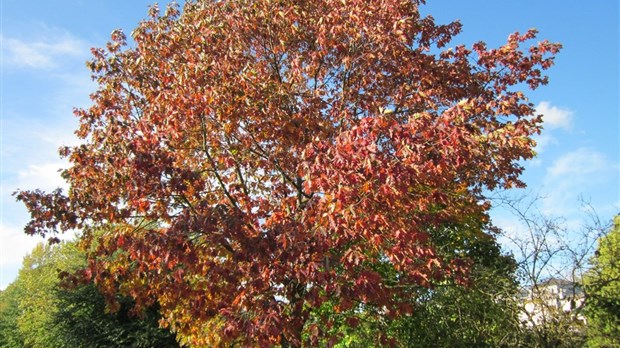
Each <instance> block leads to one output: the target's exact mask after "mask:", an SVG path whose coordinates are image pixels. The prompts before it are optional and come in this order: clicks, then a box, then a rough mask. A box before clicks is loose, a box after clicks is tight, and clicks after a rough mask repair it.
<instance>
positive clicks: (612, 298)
mask: <svg viewBox="0 0 620 348" xmlns="http://www.w3.org/2000/svg"><path fill="white" fill-rule="evenodd" d="M584 285H585V290H586V292H587V295H588V299H587V305H586V307H585V313H586V317H587V318H588V346H590V347H615V346H618V345H620V215H617V216H616V217H615V218H614V224H613V226H612V228H611V229H610V230H609V232H608V233H607V234H606V235H605V236H602V237H601V238H600V239H599V241H598V249H597V252H596V254H595V255H594V257H593V258H592V269H591V270H590V271H589V272H588V273H586V276H585V279H584Z"/></svg>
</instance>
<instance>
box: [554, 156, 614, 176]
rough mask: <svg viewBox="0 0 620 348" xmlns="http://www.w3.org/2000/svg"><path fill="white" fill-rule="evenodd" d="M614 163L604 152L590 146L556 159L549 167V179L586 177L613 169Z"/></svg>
mask: <svg viewBox="0 0 620 348" xmlns="http://www.w3.org/2000/svg"><path fill="white" fill-rule="evenodd" d="M613 167H614V164H613V163H612V162H611V161H610V160H608V159H607V158H606V157H605V156H604V155H603V154H602V153H600V152H597V151H594V150H592V149H589V148H580V149H577V150H576V151H573V152H569V153H566V154H564V155H563V156H560V157H559V158H558V159H556V160H555V161H554V162H553V164H552V165H551V166H550V167H549V168H548V169H547V173H548V176H547V179H548V180H555V179H557V178H559V177H570V178H571V180H575V179H585V178H586V177H585V176H586V175H590V174H603V173H604V172H605V171H607V170H611V169H612V168H613Z"/></svg>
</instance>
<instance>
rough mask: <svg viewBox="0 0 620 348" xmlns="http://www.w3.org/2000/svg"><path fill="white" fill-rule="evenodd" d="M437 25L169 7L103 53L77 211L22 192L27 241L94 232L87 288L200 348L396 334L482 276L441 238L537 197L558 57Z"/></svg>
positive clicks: (540, 47) (399, 7)
mask: <svg viewBox="0 0 620 348" xmlns="http://www.w3.org/2000/svg"><path fill="white" fill-rule="evenodd" d="M422 5H423V1H421V0H410V1H401V0H388V1H378V0H377V1H375V0H371V1H364V2H360V1H347V0H344V1H342V0H338V1H335V0H323V1H290V0H285V1H279V2H273V1H267V0H253V1H249V0H235V1H209V0H204V1H186V2H185V4H184V6H183V8H182V9H180V8H178V7H177V6H176V5H173V6H171V7H168V8H167V9H166V10H165V11H164V12H163V13H161V12H160V11H159V10H158V9H157V7H153V8H152V10H151V12H150V16H149V17H148V18H147V19H146V20H144V21H143V22H141V23H140V24H139V26H138V27H137V28H136V29H135V30H134V31H133V32H132V40H131V42H130V43H129V44H128V43H127V40H126V37H125V35H124V34H123V33H122V32H121V31H115V32H113V34H112V38H111V41H110V43H109V44H108V45H107V46H106V47H105V48H97V49H93V50H92V53H93V59H92V60H91V61H90V62H89V63H88V66H89V68H90V69H91V71H92V74H93V79H94V80H95V81H96V82H97V84H98V86H99V88H98V89H97V90H96V91H95V92H94V93H93V94H92V95H91V99H92V106H91V107H89V108H87V109H78V110H76V111H75V115H76V116H77V117H78V118H79V121H80V125H79V128H78V129H77V131H76V134H77V135H78V136H79V137H80V138H81V139H83V143H82V144H81V145H78V146H75V147H67V148H63V149H61V155H62V156H65V157H67V158H68V159H69V161H70V163H71V167H70V168H69V169H67V170H66V171H64V173H63V176H64V178H65V179H66V180H67V182H68V183H69V185H70V188H69V191H68V193H63V192H61V191H60V190H56V191H54V192H51V193H44V192H41V191H38V190H34V191H19V192H17V193H16V196H17V198H18V199H19V200H21V201H23V202H24V203H25V204H26V206H27V207H28V209H29V211H30V213H31V215H32V220H31V222H30V223H29V224H28V225H27V227H26V231H27V233H30V234H41V235H47V236H49V237H50V238H52V240H55V238H57V237H56V234H57V233H59V232H63V231H67V230H73V229H78V230H80V231H82V232H81V233H82V240H83V242H84V243H85V245H87V248H88V249H89V250H91V252H90V254H89V259H90V261H89V265H88V267H87V268H86V269H84V271H83V272H82V274H83V275H84V276H85V277H92V279H94V281H95V282H96V283H97V284H98V286H99V287H100V289H101V290H102V291H103V292H104V293H105V294H107V297H108V299H109V301H110V303H111V304H110V305H111V306H112V307H114V298H115V297H114V294H116V293H119V292H120V293H121V294H124V295H128V296H131V297H132V298H133V299H134V301H135V303H136V305H137V307H142V306H149V305H152V304H155V303H157V304H158V305H159V306H161V311H162V313H163V316H164V318H165V323H166V324H167V325H171V326H172V328H173V329H174V330H176V331H177V332H178V333H179V335H181V336H182V337H184V339H185V340H186V341H187V342H188V343H190V344H194V345H198V346H201V345H202V346H204V345H208V344H212V345H215V344H220V343H221V344H231V343H234V342H237V343H244V344H260V345H273V344H280V345H282V346H299V345H300V344H301V343H302V337H305V338H304V339H306V340H307V341H308V342H310V343H313V342H318V341H317V340H318V339H319V338H320V337H321V336H322V335H324V334H325V332H326V330H324V327H319V326H318V325H316V324H313V323H312V322H310V321H309V320H308V319H309V318H310V317H311V314H313V310H315V309H318V308H321V307H322V306H324V305H326V304H329V306H330V307H331V308H332V310H333V311H336V312H339V313H354V311H351V309H354V308H358V307H359V306H364V307H365V308H376V309H377V311H376V313H377V315H380V316H384V317H386V318H391V317H394V316H398V315H400V314H406V313H410V312H411V309H412V306H411V298H412V296H416V289H418V288H419V287H429V286H431V284H432V283H433V282H437V281H441V280H450V281H454V282H456V283H464V282H466V281H467V278H468V271H469V268H470V265H471V262H470V261H471V260H469V259H468V257H467V255H460V256H459V255H454V257H445V256H444V255H441V253H439V252H438V250H437V248H436V246H435V245H434V243H433V239H432V238H431V237H432V236H431V235H432V234H433V233H435V231H437V230H439V227H441V226H446V225H459V224H464V223H466V222H467V221H470V220H479V221H485V220H486V214H487V211H488V209H489V207H490V206H489V204H488V203H487V202H486V201H485V200H484V195H483V192H484V190H493V189H496V188H498V187H513V186H522V185H523V183H522V182H521V181H520V180H519V175H520V173H521V171H522V167H521V165H520V164H519V163H520V162H519V161H521V160H523V159H529V158H531V157H532V156H534V151H533V147H534V145H535V142H534V141H533V140H532V135H534V134H537V133H538V132H539V131H540V129H541V122H542V121H541V118H540V116H537V115H535V112H534V108H533V105H532V104H531V103H529V102H528V100H527V97H526V95H525V93H524V92H523V90H524V89H526V88H527V87H529V88H531V89H536V88H538V87H539V86H540V85H543V84H546V83H547V77H546V76H545V75H544V74H543V73H542V70H544V69H547V68H549V67H550V66H551V65H552V64H553V57H554V55H555V54H556V53H557V52H558V50H559V48H560V45H558V44H554V43H550V42H547V41H540V42H538V43H535V44H532V45H530V46H526V47H523V45H524V42H526V41H528V40H532V39H534V38H535V36H536V31H535V30H529V31H527V32H526V33H523V34H519V33H514V34H511V35H510V36H509V37H508V41H507V43H506V44H505V45H503V46H501V47H498V48H488V47H487V46H486V45H485V44H484V43H482V42H479V43H476V44H474V45H473V46H472V47H465V46H454V47H449V46H448V44H449V43H450V42H451V40H452V38H453V37H454V36H455V35H456V34H458V33H459V32H460V31H461V25H460V23H458V22H454V23H449V24H446V25H439V24H436V23H435V22H434V20H433V18H432V17H422V16H421V15H420V11H419V7H420V6H422ZM104 227H105V228H109V230H108V232H106V233H104V234H96V233H93V231H97V230H100V229H102V228H104ZM110 227H111V228H110ZM480 233H484V232H483V231H482V230H481V231H480ZM328 326H329V325H328Z"/></svg>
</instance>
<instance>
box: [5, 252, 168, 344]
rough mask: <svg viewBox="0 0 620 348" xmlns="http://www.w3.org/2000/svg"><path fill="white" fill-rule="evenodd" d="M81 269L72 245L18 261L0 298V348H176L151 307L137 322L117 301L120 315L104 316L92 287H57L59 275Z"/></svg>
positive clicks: (101, 300) (124, 300)
mask: <svg viewBox="0 0 620 348" xmlns="http://www.w3.org/2000/svg"><path fill="white" fill-rule="evenodd" d="M84 265H85V256H84V253H83V252H82V251H81V250H79V248H78V247H77V246H76V245H75V243H63V244H59V245H56V246H49V245H48V246H44V245H42V244H40V245H38V246H37V247H36V248H35V249H34V250H33V251H32V253H31V254H30V255H28V256H27V257H26V258H24V263H23V266H22V269H21V270H20V272H19V276H18V279H17V280H16V281H15V282H14V283H12V284H10V285H9V286H8V287H7V289H6V290H5V291H3V292H2V293H0V347H2V348H17V347H33V348H53V347H80V348H82V347H84V348H89V347H92V348H96V347H101V348H103V347H134V348H148V347H158V348H159V347H161V348H168V347H178V346H179V344H178V343H177V342H176V340H175V335H174V334H172V333H171V332H170V331H169V330H165V329H161V328H159V325H158V320H159V318H160V315H159V312H158V310H157V308H156V307H149V308H148V309H147V310H146V311H145V312H144V313H140V314H141V315H140V316H135V315H132V314H131V313H130V309H131V308H133V304H132V303H131V301H130V300H128V299H127V298H120V299H119V302H120V309H119V311H117V312H115V313H108V312H106V304H105V300H104V297H103V296H102V295H101V294H100V292H99V291H98V290H97V288H96V286H95V285H94V284H92V283H88V284H82V285H77V286H75V287H72V288H66V287H63V286H61V285H60V284H61V279H60V278H59V272H69V273H70V272H73V271H75V270H77V269H80V268H81V267H83V266H84Z"/></svg>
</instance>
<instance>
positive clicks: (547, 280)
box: [496, 195, 609, 347]
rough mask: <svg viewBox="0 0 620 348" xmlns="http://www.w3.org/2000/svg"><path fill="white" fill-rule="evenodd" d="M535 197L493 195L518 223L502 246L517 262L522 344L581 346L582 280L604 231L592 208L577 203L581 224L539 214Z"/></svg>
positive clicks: (586, 296)
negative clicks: (579, 207)
mask: <svg viewBox="0 0 620 348" xmlns="http://www.w3.org/2000/svg"><path fill="white" fill-rule="evenodd" d="M540 199H541V197H539V196H527V195H524V196H521V197H506V196H503V197H497V198H496V202H498V203H500V204H501V205H503V206H504V207H507V208H508V210H509V211H511V212H512V213H514V216H515V217H516V218H517V223H515V224H514V225H513V227H514V230H513V231H511V232H506V233H505V237H506V239H507V242H506V248H507V249H508V250H510V251H511V252H512V253H513V255H514V257H515V259H516V261H517V265H518V268H517V276H518V279H519V281H520V286H521V291H520V292H521V294H520V299H519V301H520V302H521V310H520V320H521V321H522V324H523V325H524V330H523V331H522V337H523V339H524V341H523V344H524V345H526V346H532V347H581V346H583V345H584V343H585V339H586V317H585V316H584V310H585V309H586V308H587V307H588V306H589V301H590V295H589V291H588V290H587V289H586V288H584V276H585V275H586V274H587V273H588V272H590V271H589V270H590V268H591V265H590V264H589V259H590V258H591V257H592V256H593V255H594V252H595V250H596V243H597V240H598V239H599V238H600V237H601V236H603V235H604V234H605V233H606V232H607V231H608V230H609V225H608V224H606V223H604V222H602V221H601V220H600V219H599V217H598V215H597V214H596V212H595V210H594V209H593V207H592V206H591V205H589V204H588V203H587V202H585V201H583V200H582V203H583V205H582V209H583V211H584V218H583V219H582V221H581V226H578V225H576V224H572V225H570V226H569V225H567V224H566V221H565V219H564V218H562V217H554V216H550V215H548V214H543V213H542V212H541V211H540V210H539V204H538V203H539V202H540Z"/></svg>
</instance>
